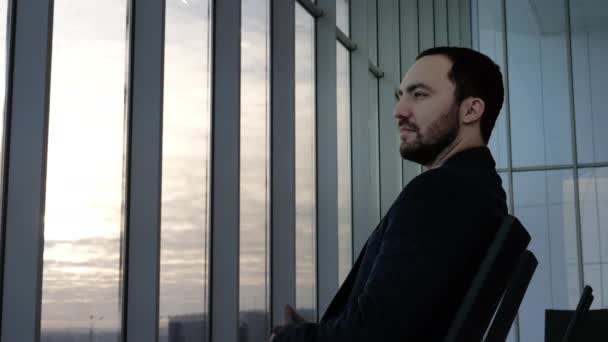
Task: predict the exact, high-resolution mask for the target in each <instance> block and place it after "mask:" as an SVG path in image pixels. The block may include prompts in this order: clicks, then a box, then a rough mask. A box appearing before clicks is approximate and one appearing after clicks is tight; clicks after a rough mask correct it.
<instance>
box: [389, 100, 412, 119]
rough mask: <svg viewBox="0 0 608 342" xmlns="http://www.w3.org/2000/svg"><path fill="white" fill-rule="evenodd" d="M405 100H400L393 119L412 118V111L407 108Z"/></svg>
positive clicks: (396, 105)
mask: <svg viewBox="0 0 608 342" xmlns="http://www.w3.org/2000/svg"><path fill="white" fill-rule="evenodd" d="M403 102H404V101H403V100H399V101H398V102H397V104H395V108H394V110H393V117H394V118H395V119H397V120H399V119H403V118H409V117H410V116H411V111H410V109H409V108H408V107H407V105H406V104H405V103H403Z"/></svg>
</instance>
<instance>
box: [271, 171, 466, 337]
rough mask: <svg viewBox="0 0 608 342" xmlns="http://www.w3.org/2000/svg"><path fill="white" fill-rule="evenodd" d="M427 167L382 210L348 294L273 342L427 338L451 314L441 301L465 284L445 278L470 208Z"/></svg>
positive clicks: (456, 272)
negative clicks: (356, 286)
mask: <svg viewBox="0 0 608 342" xmlns="http://www.w3.org/2000/svg"><path fill="white" fill-rule="evenodd" d="M431 172H432V171H427V172H426V173H425V174H422V175H420V176H418V177H417V178H416V179H414V180H413V181H412V182H410V184H408V186H407V187H406V188H405V189H404V191H403V192H402V193H401V195H400V196H399V198H398V199H397V201H396V203H395V206H394V207H393V208H392V209H391V211H390V212H389V214H388V216H387V218H386V219H387V227H386V230H385V233H384V237H383V242H382V245H381V247H380V251H379V253H378V255H377V256H376V259H375V261H374V264H373V266H372V269H371V272H370V274H369V277H368V280H367V282H366V284H365V286H364V289H363V291H362V292H361V294H360V295H359V296H358V297H357V298H356V300H354V301H352V302H351V303H352V304H350V305H349V306H348V307H346V309H345V310H344V311H343V312H342V313H341V314H340V315H339V316H337V317H335V318H332V319H329V320H326V321H324V322H322V323H305V324H298V325H293V326H290V327H288V328H287V329H285V330H284V331H282V332H281V333H280V334H279V335H277V336H275V339H274V340H273V342H347V341H348V342H356V341H361V342H363V341H385V342H390V341H400V342H404V341H421V340H425V341H427V340H429V339H428V336H429V335H430V334H437V335H439V334H440V333H441V332H437V331H435V330H436V329H437V328H436V327H435V328H434V327H433V322H435V321H436V320H437V319H441V315H449V317H451V316H452V314H453V313H450V312H443V311H445V310H443V308H445V307H452V306H454V307H455V306H457V304H458V303H456V304H455V305H454V303H450V301H453V299H452V298H453V297H454V295H449V294H450V291H464V290H465V289H466V287H467V286H468V284H454V283H450V281H451V280H453V279H458V278H459V277H462V275H461V274H460V273H461V272H462V268H463V267H462V265H463V263H466V262H467V258H469V256H467V253H466V252H464V253H463V251H467V250H469V249H470V246H469V244H471V242H470V239H468V238H467V236H469V237H470V235H469V234H467V233H466V232H464V234H463V228H464V229H466V227H468V226H470V225H469V224H468V223H470V221H469V218H468V215H469V214H467V213H469V212H470V210H462V208H463V206H466V205H467V204H466V203H460V205H456V202H462V196H463V194H458V193H456V191H455V190H454V189H449V188H446V187H444V186H442V184H439V183H437V182H436V177H435V176H434V175H433V174H431ZM427 173H429V175H426V174H427ZM443 179H444V178H442V180H443ZM459 208H460V209H459ZM455 227H458V228H459V229H458V230H457V229H454V228H455ZM448 319H449V318H448ZM444 321H445V319H444ZM429 329H435V330H429Z"/></svg>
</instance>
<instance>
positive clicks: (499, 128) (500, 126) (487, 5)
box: [478, 0, 508, 168]
mask: <svg viewBox="0 0 608 342" xmlns="http://www.w3.org/2000/svg"><path fill="white" fill-rule="evenodd" d="M478 18H479V51H480V52H482V53H484V54H485V55H487V56H488V57H490V58H492V60H493V61H494V62H495V63H496V64H498V65H499V66H500V69H501V71H502V72H503V80H504V79H505V78H506V75H504V72H505V58H504V52H505V49H504V36H503V34H504V23H503V11H502V1H500V0H490V1H480V2H479V17H478ZM505 102H506V99H505ZM507 144H508V143H507V120H506V114H505V105H504V104H503V108H502V110H501V111H500V114H499V115H498V119H497V120H496V125H495V126H494V130H493V131H492V136H491V137H490V142H489V144H488V146H489V147H490V150H491V151H492V155H493V156H494V159H495V160H496V167H498V168H505V167H507V166H508V148H507Z"/></svg>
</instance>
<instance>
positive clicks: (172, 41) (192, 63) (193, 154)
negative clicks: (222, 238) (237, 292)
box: [159, 0, 211, 342]
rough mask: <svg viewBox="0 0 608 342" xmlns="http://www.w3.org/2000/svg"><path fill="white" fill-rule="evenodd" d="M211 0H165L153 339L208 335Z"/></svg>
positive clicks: (198, 338) (162, 341)
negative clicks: (156, 308)
mask: <svg viewBox="0 0 608 342" xmlns="http://www.w3.org/2000/svg"><path fill="white" fill-rule="evenodd" d="M210 20H211V18H210V5H209V0H195V1H188V2H185V1H167V4H166V11H165V70H164V72H165V78H164V82H165V84H164V114H163V166H162V167H163V169H162V177H163V180H162V208H161V209H162V210H161V213H162V216H161V266H160V306H159V316H160V317H159V341H161V342H166V341H172V339H171V336H181V337H182V338H184V339H185V340H188V341H191V340H192V341H206V339H205V337H206V336H207V335H208V313H209V311H208V310H209V309H208V298H209V290H208V289H209V284H208V274H209V266H208V253H209V244H208V241H209V240H208V238H209V227H208V214H209V203H208V184H209V168H208V165H209V123H210V102H209V100H210V80H211V65H210V58H209V56H210V51H211V45H210V34H211V32H210V27H211V26H210Z"/></svg>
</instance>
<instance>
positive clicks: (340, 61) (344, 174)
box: [336, 42, 353, 284]
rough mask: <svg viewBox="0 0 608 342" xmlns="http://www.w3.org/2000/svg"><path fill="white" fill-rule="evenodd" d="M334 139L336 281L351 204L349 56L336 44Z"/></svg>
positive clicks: (343, 266) (347, 248)
mask: <svg viewBox="0 0 608 342" xmlns="http://www.w3.org/2000/svg"><path fill="white" fill-rule="evenodd" d="M336 49H337V51H336V59H337V87H338V88H337V106H338V108H337V112H336V114H337V126H338V132H337V139H338V279H339V284H342V282H343V281H344V279H346V276H347V275H348V272H349V271H350V268H351V266H352V259H353V257H352V245H353V243H352V240H353V234H352V203H351V202H352V200H351V195H352V193H351V141H350V136H351V134H350V133H351V132H350V52H349V51H348V50H347V49H346V48H345V47H344V46H343V45H342V44H341V43H340V42H336Z"/></svg>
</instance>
